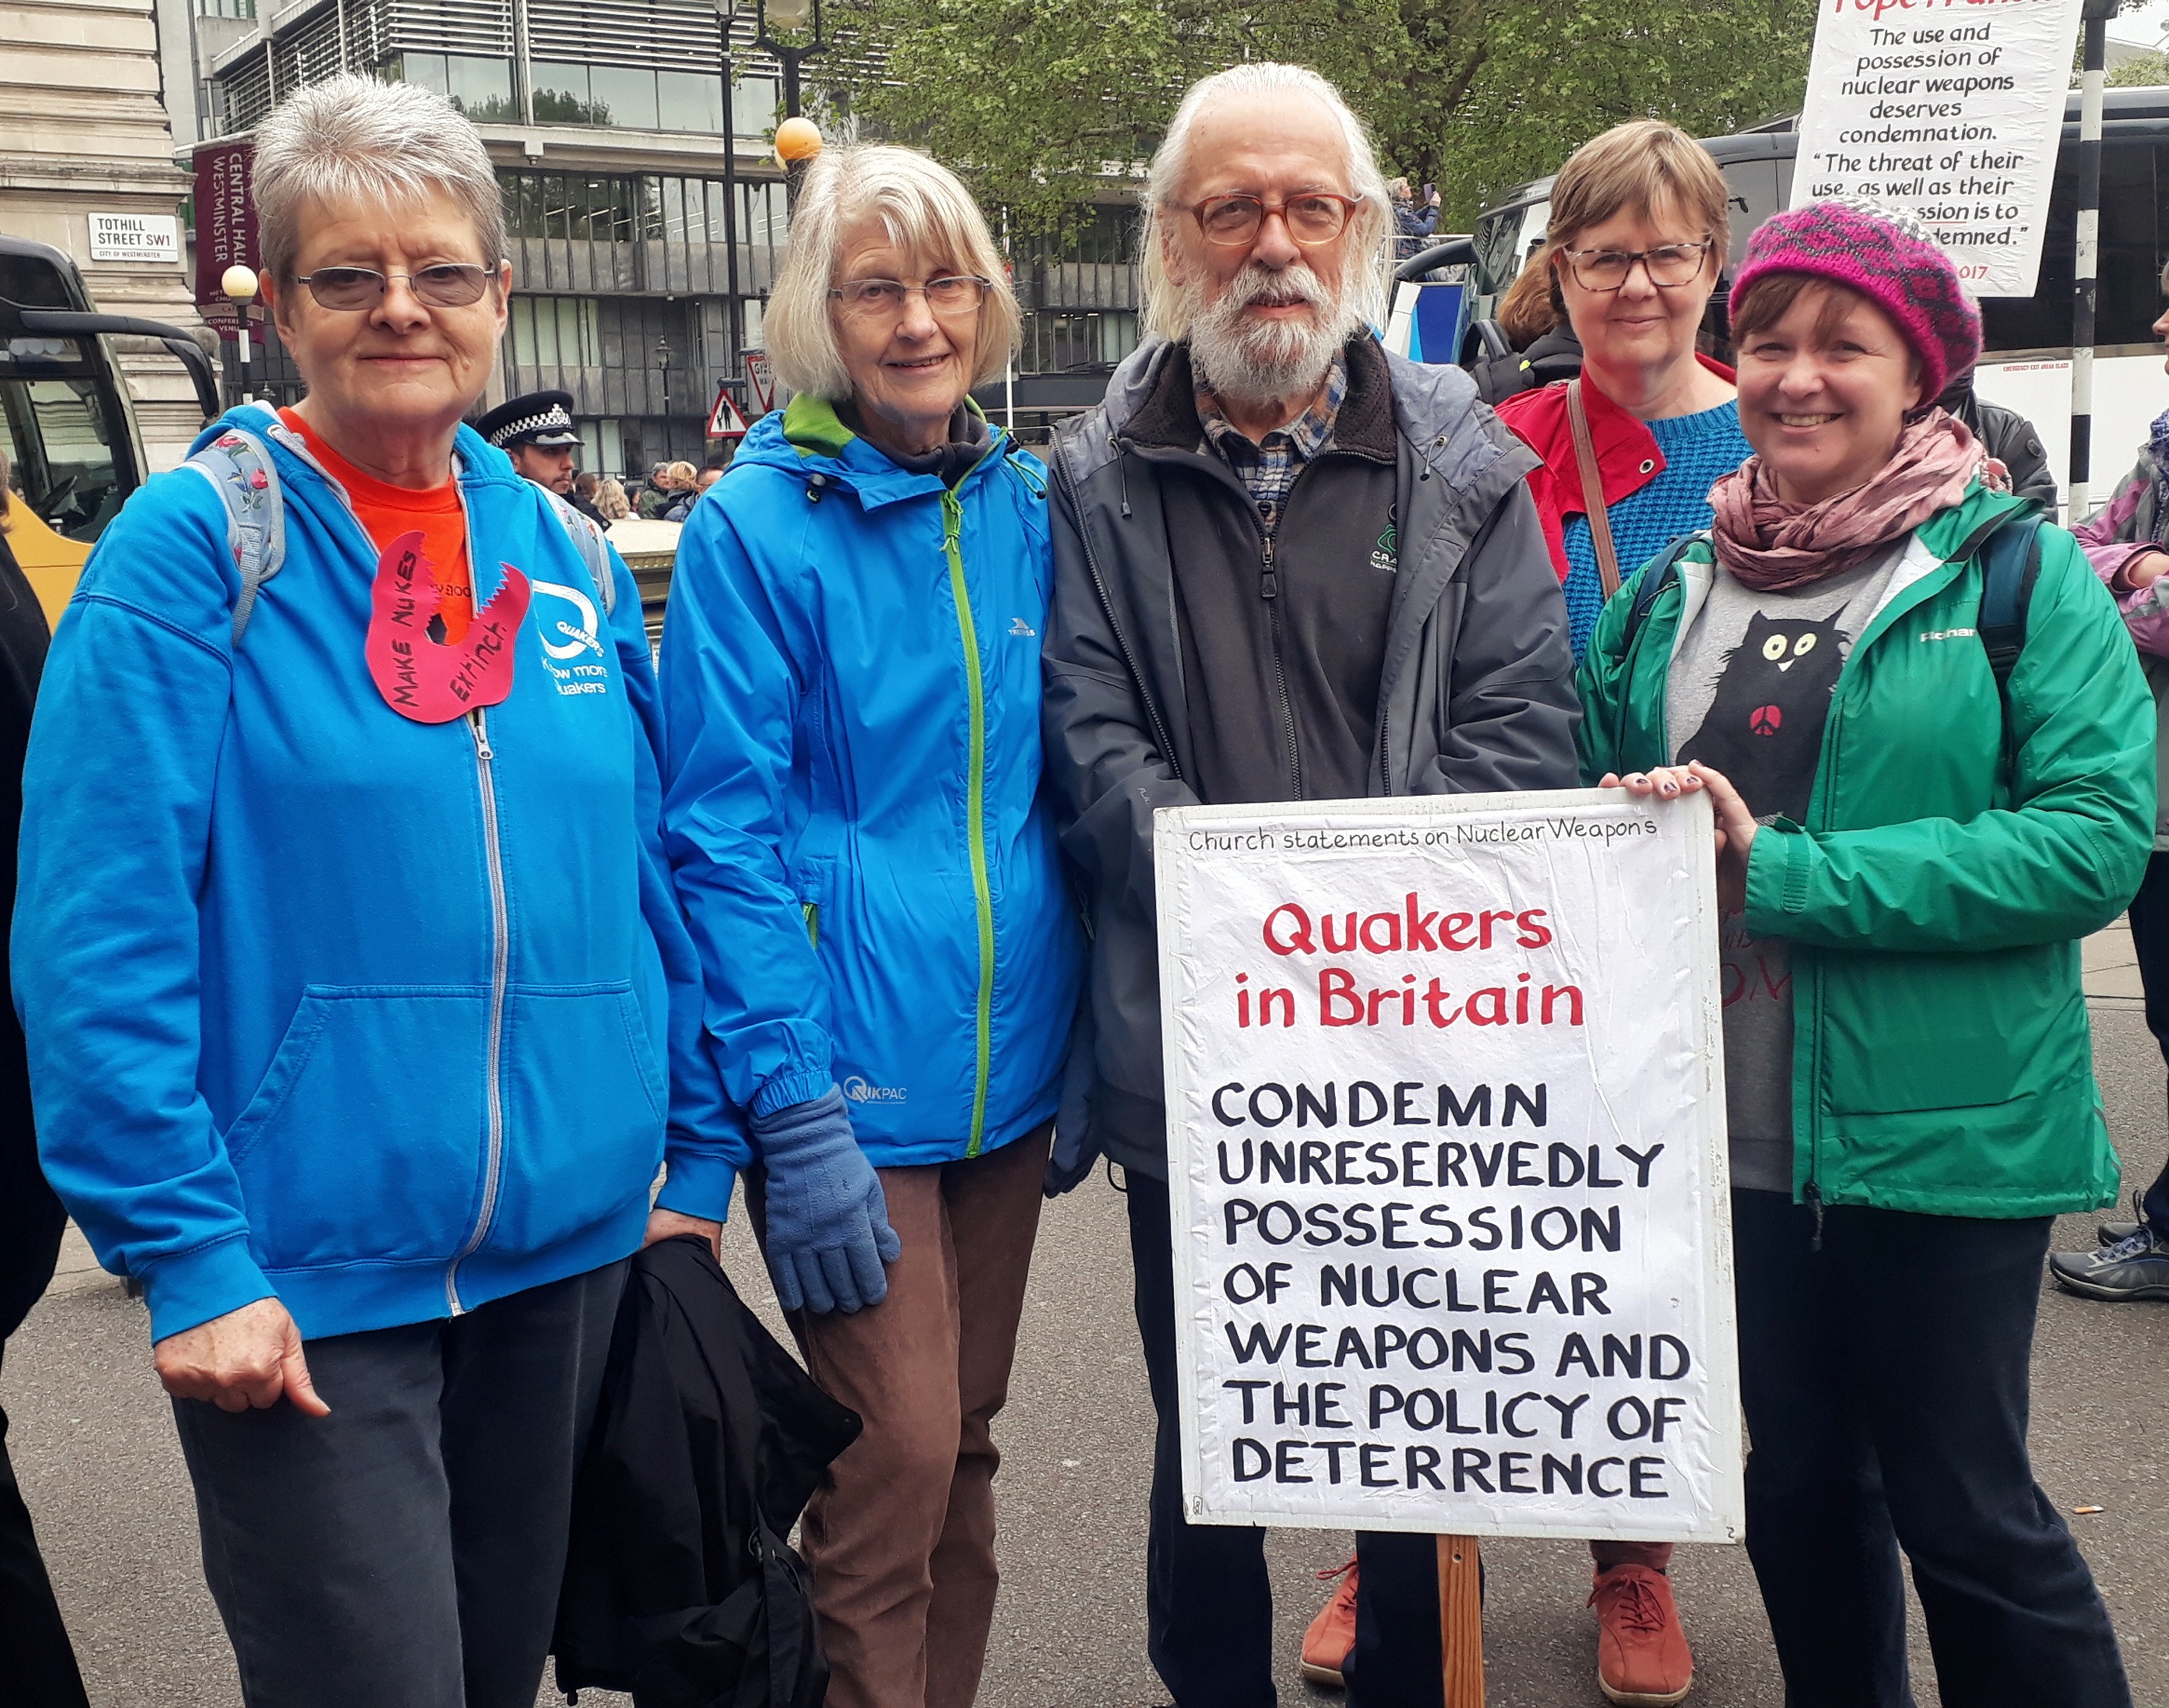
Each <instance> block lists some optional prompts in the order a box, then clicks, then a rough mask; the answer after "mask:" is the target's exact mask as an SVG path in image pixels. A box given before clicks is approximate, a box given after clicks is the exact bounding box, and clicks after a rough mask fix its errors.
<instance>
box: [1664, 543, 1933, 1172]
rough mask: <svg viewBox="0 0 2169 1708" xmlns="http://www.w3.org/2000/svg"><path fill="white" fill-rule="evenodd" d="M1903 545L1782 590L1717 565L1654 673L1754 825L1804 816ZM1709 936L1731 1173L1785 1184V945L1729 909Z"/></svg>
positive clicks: (1685, 744) (1678, 723)
mask: <svg viewBox="0 0 2169 1708" xmlns="http://www.w3.org/2000/svg"><path fill="white" fill-rule="evenodd" d="M1904 555H1905V547H1904V545H1903V543H1901V544H1900V545H1898V546H1897V547H1895V548H1893V550H1891V551H1890V552H1888V553H1885V554H1884V555H1883V556H1882V557H1880V558H1871V559H1869V560H1868V561H1867V562H1866V563H1865V564H1863V565H1862V566H1861V567H1860V568H1858V569H1856V570H1849V571H1847V572H1845V573H1844V574H1842V575H1835V576H1832V577H1831V578H1830V579H1829V580H1827V581H1819V582H1815V583H1812V585H1808V586H1805V587H1799V588H1796V589H1793V590H1791V591H1789V592H1785V593H1758V592H1756V591H1754V590H1753V589H1751V588H1748V587H1745V586H1743V585H1741V584H1740V583H1738V582H1736V581H1734V580H1733V579H1732V577H1731V575H1729V574H1728V573H1726V572H1725V571H1724V570H1723V569H1721V568H1718V569H1716V570H1715V571H1714V572H1713V573H1714V574H1715V577H1716V580H1715V583H1714V585H1712V586H1711V588H1710V593H1709V597H1708V598H1706V599H1704V601H1703V606H1702V609H1701V610H1700V611H1698V612H1695V615H1694V620H1693V621H1692V622H1691V623H1690V624H1689V625H1688V628H1687V632H1686V634H1685V635H1683V636H1682V637H1681V638H1680V640H1679V644H1678V646H1677V648H1676V649H1675V650H1674V652H1673V654H1672V668H1671V672H1670V675H1669V676H1668V677H1667V679H1666V680H1665V692H1664V727H1665V729H1666V730H1667V731H1668V732H1669V733H1671V735H1672V737H1673V739H1674V743H1675V746H1674V747H1673V751H1672V760H1673V762H1674V763H1676V764H1681V765H1684V764H1685V763H1687V761H1688V760H1702V762H1703V763H1704V764H1705V765H1708V766H1710V767H1711V768H1712V769H1713V770H1716V771H1720V772H1722V773H1724V774H1725V775H1726V776H1727V777H1728V778H1730V779H1731V783H1732V786H1733V787H1735V788H1737V789H1738V790H1739V791H1740V794H1741V797H1742V798H1743V799H1744V800H1745V801H1746V802H1747V809H1748V811H1749V812H1751V813H1753V814H1755V816H1756V817H1757V818H1758V820H1760V821H1761V822H1762V823H1764V824H1768V823H1769V822H1770V821H1771V820H1772V819H1773V818H1776V817H1778V816H1780V815H1783V816H1784V817H1786V818H1789V819H1791V820H1792V821H1793V822H1794V823H1796V824H1804V823H1805V822H1806V821H1807V815H1808V798H1809V796H1810V794H1811V793H1812V790H1813V788H1814V783H1815V766H1816V762H1817V760H1818V759H1819V758H1820V756H1821V753H1822V748H1823V727H1824V725H1825V723H1827V722H1828V721H1829V716H1830V693H1831V690H1832V689H1833V688H1835V687H1836V686H1837V683H1838V672H1839V667H1840V666H1842V665H1843V663H1844V661H1845V656H1846V654H1847V653H1848V652H1851V651H1852V642H1853V639H1854V638H1855V637H1856V636H1857V635H1859V633H1860V631H1861V630H1862V629H1864V628H1865V627H1866V626H1867V623H1868V620H1869V618H1871V617H1872V616H1873V615H1874V614H1875V612H1877V611H1878V610H1879V608H1880V607H1881V605H1882V602H1883V596H1884V593H1885V591H1886V590H1887V589H1888V588H1889V586H1890V585H1891V577H1892V575H1893V573H1894V572H1896V570H1897V566H1898V561H1899V559H1900V558H1902V557H1903V556H1904ZM1718 958H1719V965H1720V975H1721V978H1722V981H1723V998H1724V1026H1725V1122H1726V1128H1727V1131H1728V1133H1729V1134H1730V1136H1731V1157H1732V1184H1733V1185H1734V1186H1736V1187H1745V1188H1747V1189H1749V1190H1760V1191H1773V1192H1774V1191H1782V1192H1790V1191H1791V1190H1792V1181H1793V1123H1792V1065H1793V1062H1792V1040H1793V1006H1792V956H1791V952H1790V948H1789V946H1788V945H1787V943H1786V942H1785V939H1784V938H1783V937H1755V936H1750V935H1748V934H1747V930H1746V926H1745V916H1744V915H1742V914H1737V913H1727V914H1725V915H1723V916H1722V918H1721V919H1720V920H1719V921H1718Z"/></svg>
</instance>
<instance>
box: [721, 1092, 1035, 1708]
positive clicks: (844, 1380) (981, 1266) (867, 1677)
mask: <svg viewBox="0 0 2169 1708" xmlns="http://www.w3.org/2000/svg"><path fill="white" fill-rule="evenodd" d="M1050 1131H1051V1126H1050V1127H1042V1128H1040V1129H1038V1130H1037V1131H1035V1132H1032V1133H1030V1134H1028V1135H1026V1136H1024V1137H1022V1138H1019V1139H1017V1140H1015V1141H1013V1142H1012V1143H1010V1144H1007V1145H1004V1146H1003V1148H1002V1149H1001V1150H995V1151H991V1152H990V1153H988V1154H987V1155H985V1156H980V1157H975V1158H972V1159H971V1160H969V1161H966V1162H958V1163H933V1164H929V1165H927V1166H925V1167H922V1168H884V1169H882V1170H881V1171H880V1174H881V1180H882V1191H883V1193H884V1194H886V1196H887V1198H888V1205H889V1225H890V1226H891V1227H892V1228H894V1229H895V1230H896V1237H897V1238H898V1239H899V1240H901V1241H902V1242H903V1246H904V1253H903V1256H902V1257H899V1258H897V1259H896V1262H894V1263H892V1264H891V1265H889V1293H888V1297H887V1298H884V1299H883V1300H882V1302H881V1303H880V1304H878V1305H874V1306H871V1307H869V1308H868V1309H867V1310H864V1311H859V1312H857V1313H856V1314H855V1315H852V1316H845V1315H844V1314H843V1313H842V1312H841V1311H832V1312H829V1314H827V1315H823V1316H816V1315H814V1314H812V1313H810V1312H807V1311H795V1312H793V1313H791V1316H790V1319H789V1320H790V1326H791V1333H792V1334H793V1335H794V1336H796V1337H797V1338H798V1343H799V1350H800V1352H802V1354H803V1355H804V1357H805V1361H806V1368H807V1369H808V1370H809V1371H810V1372H812V1374H813V1378H814V1379H815V1381H817V1382H819V1383H820V1384H821V1386H822V1387H823V1388H824V1389H826V1390H827V1391H828V1392H829V1393H830V1394H832V1395H834V1396H835V1397H836V1398H837V1399H839V1400H841V1401H842V1403H843V1404H844V1405H848V1406H850V1407H851V1408H852V1410H854V1411H855V1412H857V1413H858V1415H859V1416H860V1417H862V1418H864V1419H866V1432H865V1433H864V1434H862V1435H860V1436H859V1438H858V1440H857V1441H855V1443H853V1444H852V1446H850V1447H848V1448H846V1449H845V1450H844V1453H843V1455H842V1458H840V1459H837V1461H836V1462H835V1463H834V1464H833V1465H832V1466H830V1467H829V1476H828V1479H827V1481H826V1482H824V1483H823V1485H822V1486H821V1487H820V1489H819V1490H818V1491H817V1492H816V1493H815V1496H814V1499H813V1500H812V1502H811V1503H810V1504H809V1505H808V1506H807V1508H806V1515H805V1522H804V1525H803V1527H802V1530H801V1531H800V1545H801V1548H802V1551H803V1552H804V1553H805V1556H806V1559H807V1561H808V1563H809V1564H810V1565H811V1566H812V1567H813V1568H814V1603H815V1607H817V1608H818V1609H819V1611H820V1616H821V1640H822V1642H823V1644H824V1645H825V1646H826V1647H827V1648H828V1651H829V1666H830V1667H831V1668H832V1669H833V1673H834V1676H833V1678H832V1679H831V1681H830V1683H829V1697H828V1708H970V1704H971V1701H972V1699H973V1697H974V1696H975V1695H976V1694H977V1690H978V1688H979V1672H980V1668H981V1667H982V1666H983V1665H984V1663H985V1661H986V1655H987V1633H988V1630H989V1628H990V1626H991V1625H992V1623H993V1620H994V1591H995V1586H996V1584H997V1582H998V1580H999V1574H998V1573H997V1572H996V1570H995V1567H994V1472H995V1468H996V1467H997V1466H998V1465H1000V1463H1001V1462H1002V1456H1001V1454H1000V1453H999V1452H998V1451H997V1450H996V1449H995V1446H994V1441H993V1435H992V1432H991V1427H990V1426H991V1425H992V1423H993V1420H994V1414H995V1413H997V1412H998V1411H1000V1410H1001V1409H1002V1406H1003V1403H1004V1401H1006V1400H1007V1399H1008V1397H1009V1368H1010V1364H1011V1362H1012V1360H1013V1359H1014V1358H1015V1356H1016V1352H1017V1319H1018V1318H1019V1317H1020V1316H1021V1315H1022V1314H1023V1311H1024V1282H1025V1275H1026V1273H1027V1271H1029V1270H1030V1268H1031V1246H1032V1241H1033V1240H1034V1239H1035V1238H1036V1237H1037V1235H1038V1232H1039V1207H1040V1182H1041V1179H1042V1177H1044V1174H1045V1172H1046V1161H1047V1143H1048V1138H1049V1136H1050ZM748 1200H749V1207H750V1208H751V1210H752V1212H753V1225H754V1227H755V1228H756V1229H759V1228H761V1225H762V1218H763V1217H764V1214H765V1202H764V1201H765V1194H764V1193H762V1192H761V1191H760V1190H759V1183H758V1181H757V1180H749V1181H748Z"/></svg>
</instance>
